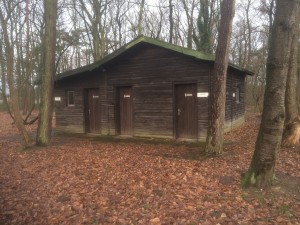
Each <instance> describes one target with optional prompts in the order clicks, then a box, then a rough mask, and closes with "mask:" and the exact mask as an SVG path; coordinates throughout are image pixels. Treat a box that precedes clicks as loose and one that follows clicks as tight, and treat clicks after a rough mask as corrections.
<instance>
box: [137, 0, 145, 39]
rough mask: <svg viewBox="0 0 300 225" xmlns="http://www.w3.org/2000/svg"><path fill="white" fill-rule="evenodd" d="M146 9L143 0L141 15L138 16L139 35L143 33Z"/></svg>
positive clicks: (143, 0)
mask: <svg viewBox="0 0 300 225" xmlns="http://www.w3.org/2000/svg"><path fill="white" fill-rule="evenodd" d="M144 9H145V0H142V2H141V6H140V11H139V17H138V24H137V28H138V36H140V35H142V34H143V26H142V25H143V18H144Z"/></svg>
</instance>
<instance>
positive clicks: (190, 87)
mask: <svg viewBox="0 0 300 225" xmlns="http://www.w3.org/2000/svg"><path fill="white" fill-rule="evenodd" d="M175 95H176V104H175V115H176V137H177V138H184V139H197V135H198V129H197V127H198V121H197V86H196V84H182V85H176V87H175Z"/></svg>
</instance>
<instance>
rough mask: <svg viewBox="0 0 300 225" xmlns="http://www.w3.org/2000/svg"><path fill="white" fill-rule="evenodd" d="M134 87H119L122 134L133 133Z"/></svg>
mask: <svg viewBox="0 0 300 225" xmlns="http://www.w3.org/2000/svg"><path fill="white" fill-rule="evenodd" d="M132 99H133V96H132V88H131V87H122V88H119V133H120V135H130V136H131V135H132V134H133V118H132V117H133V113H132V112H133V104H132Z"/></svg>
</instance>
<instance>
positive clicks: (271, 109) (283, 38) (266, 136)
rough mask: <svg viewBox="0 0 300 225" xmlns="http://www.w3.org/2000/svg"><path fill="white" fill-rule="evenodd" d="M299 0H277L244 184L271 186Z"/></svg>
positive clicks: (281, 124) (278, 144)
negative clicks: (258, 117)
mask: <svg viewBox="0 0 300 225" xmlns="http://www.w3.org/2000/svg"><path fill="white" fill-rule="evenodd" d="M298 5H299V0H290V1H284V0H277V1H276V12H275V18H274V22H273V25H272V32H271V36H270V42H269V55H268V63H267V71H266V73H267V81H266V91H265V95H264V107H263V114H262V120H261V125H260V129H259V133H258V136H257V140H256V145H255V151H254V155H253V158H252V161H251V164H250V168H249V170H248V171H247V173H246V175H245V177H244V178H243V182H242V183H243V186H249V185H256V186H258V187H266V186H270V185H271V184H272V181H273V177H274V169H275V160H276V153H277V151H278V150H279V148H280V144H281V137H282V131H283V125H284V117H285V116H284V114H285V107H284V98H285V90H286V81H287V73H288V66H289V58H290V50H291V42H292V34H293V29H294V23H298V21H296V20H295V18H296V17H295V13H296V10H297V8H298Z"/></svg>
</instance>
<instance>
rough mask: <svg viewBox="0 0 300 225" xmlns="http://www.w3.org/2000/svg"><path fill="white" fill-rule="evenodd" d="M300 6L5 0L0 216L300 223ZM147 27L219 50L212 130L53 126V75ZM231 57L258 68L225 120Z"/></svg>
mask: <svg viewBox="0 0 300 225" xmlns="http://www.w3.org/2000/svg"><path fill="white" fill-rule="evenodd" d="M299 7H300V1H299V0H289V1H284V0H236V1H235V0H160V1H159V0H130V1H127V0H78V1H70V0H65V1H61V0H43V1H37V0H10V1H5V0H0V25H1V26H0V30H1V35H0V84H1V87H0V118H1V125H0V150H1V152H0V155H1V157H0V158H1V159H0V174H1V177H0V205H1V206H0V223H1V224H2V223H3V224H32V223H38V224H43V223H46V224H62V223H63V224H297V223H299V218H300V214H299V212H300V189H299V187H300V177H299V169H300V167H299V165H300V163H299V162H300V161H299V160H300V156H299V141H300V117H299V104H300V88H299V87H300V86H299V85H298V79H299V76H300V66H299V65H300V49H299V47H298V45H299V37H300V23H299V21H300V9H299ZM140 36H146V37H149V38H152V39H155V40H159V41H164V42H167V43H169V44H172V45H176V46H180V47H183V48H185V49H193V50H197V51H199V52H203V54H209V55H214V56H215V58H214V65H213V72H212V83H213V85H212V87H211V93H210V95H209V101H210V105H209V110H208V127H207V138H206V142H205V143H200V142H192V143H189V142H177V141H172V140H164V139H161V140H156V139H139V138H134V137H133V138H129V139H123V138H111V137H98V136H84V135H66V134H65V135H63V134H62V135H59V134H56V132H55V118H53V112H55V107H54V93H53V91H54V80H55V78H56V76H57V75H58V74H62V73H64V72H67V71H70V70H73V69H77V68H80V67H83V66H86V65H89V64H93V63H97V62H99V61H101V60H102V59H105V57H107V56H108V55H110V54H111V53H113V52H115V51H117V50H118V49H120V48H121V47H123V46H124V45H126V44H127V43H129V42H130V41H132V40H134V39H135V38H137V37H140ZM229 63H230V64H231V65H236V66H238V67H239V68H244V69H245V70H246V71H251V72H252V73H253V75H251V76H247V77H246V80H245V105H246V113H245V115H246V117H245V124H244V125H242V126H241V127H240V128H237V129H235V130H232V131H230V132H227V133H225V132H224V120H225V101H226V76H227V68H228V65H229Z"/></svg>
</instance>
